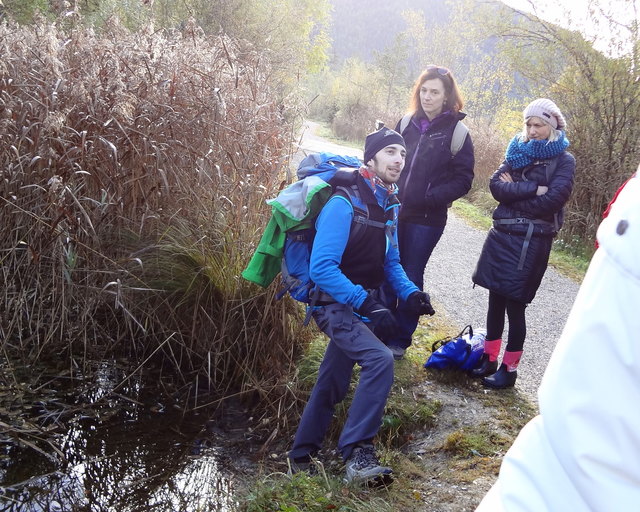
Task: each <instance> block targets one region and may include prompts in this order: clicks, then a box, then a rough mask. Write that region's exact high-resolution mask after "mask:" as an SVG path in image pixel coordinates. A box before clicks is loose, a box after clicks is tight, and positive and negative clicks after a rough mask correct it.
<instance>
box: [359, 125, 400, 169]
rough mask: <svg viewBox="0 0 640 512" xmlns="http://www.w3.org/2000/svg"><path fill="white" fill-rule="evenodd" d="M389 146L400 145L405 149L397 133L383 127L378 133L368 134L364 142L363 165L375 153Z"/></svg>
mask: <svg viewBox="0 0 640 512" xmlns="http://www.w3.org/2000/svg"><path fill="white" fill-rule="evenodd" d="M391 144H400V145H401V146H402V147H403V148H405V149H406V147H407V146H406V145H405V143H404V139H403V138H402V135H400V134H399V133H398V132H396V131H394V130H392V129H391V128H385V127H384V126H383V127H382V128H380V129H379V130H378V131H376V132H373V133H370V134H369V135H367V138H366V139H365V141H364V163H365V164H366V163H367V162H368V161H369V160H371V159H372V158H373V157H374V156H376V153H377V152H378V151H380V150H381V149H383V148H386V147H387V146H391Z"/></svg>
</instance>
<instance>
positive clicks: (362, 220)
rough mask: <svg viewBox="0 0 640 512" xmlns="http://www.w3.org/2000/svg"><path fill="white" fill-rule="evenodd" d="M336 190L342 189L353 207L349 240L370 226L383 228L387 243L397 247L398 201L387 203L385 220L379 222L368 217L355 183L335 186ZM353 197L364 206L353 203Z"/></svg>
mask: <svg viewBox="0 0 640 512" xmlns="http://www.w3.org/2000/svg"><path fill="white" fill-rule="evenodd" d="M336 191H342V192H343V193H344V194H345V195H346V197H347V198H348V199H349V202H350V203H351V206H352V207H353V220H352V229H351V232H350V233H349V242H351V241H353V240H356V239H357V238H358V237H360V236H362V234H363V233H364V228H365V227H366V226H371V227H374V228H378V229H384V231H385V235H386V237H387V240H388V241H389V243H390V244H391V245H392V246H393V247H396V248H397V247H398V244H397V242H396V237H395V231H396V226H397V215H398V208H397V206H399V203H396V204H392V205H389V206H388V207H387V208H386V210H385V217H386V220H385V222H380V221H377V220H372V219H370V218H369V208H368V207H367V205H366V203H364V202H363V201H362V197H361V195H360V190H359V189H358V185H357V183H353V184H351V185H349V186H338V187H336ZM354 197H355V198H357V199H358V201H357V203H361V204H364V208H361V207H360V206H358V204H357V203H354V201H353V198H354Z"/></svg>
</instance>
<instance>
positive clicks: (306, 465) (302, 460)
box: [287, 455, 318, 476]
mask: <svg viewBox="0 0 640 512" xmlns="http://www.w3.org/2000/svg"><path fill="white" fill-rule="evenodd" d="M287 463H288V464H289V470H288V471H287V474H288V475H289V476H293V475H295V474H296V473H306V474H307V475H309V476H316V475H317V474H318V468H317V466H316V463H315V462H314V461H313V460H311V457H310V456H308V455H307V456H306V457H298V458H296V459H290V458H287Z"/></svg>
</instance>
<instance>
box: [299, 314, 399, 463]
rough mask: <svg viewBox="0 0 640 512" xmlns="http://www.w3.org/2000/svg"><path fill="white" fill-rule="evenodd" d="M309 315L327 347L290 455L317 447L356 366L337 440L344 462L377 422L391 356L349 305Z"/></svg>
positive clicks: (369, 436)
mask: <svg viewBox="0 0 640 512" xmlns="http://www.w3.org/2000/svg"><path fill="white" fill-rule="evenodd" d="M313 317H314V319H315V321H316V323H317V324H318V327H320V329H321V330H322V331H323V332H324V333H325V334H326V335H327V336H328V337H329V344H328V346H327V350H326V352H325V355H324V359H323V360H322V363H321V364H320V370H319V372H318V380H317V381H316V384H315V386H314V387H313V391H312V392H311V397H310V398H309V401H308V402H307V405H306V407H305V409H304V412H303V414H302V418H301V420H300V425H299V426H298V430H297V432H296V436H295V439H294V442H293V448H292V449H291V451H290V452H289V457H290V458H292V459H297V458H300V457H304V456H307V455H313V454H315V453H316V452H317V451H318V450H319V449H320V448H321V446H322V441H323V439H324V436H325V434H326V432H327V429H328V427H329V424H330V423H331V420H332V418H333V413H334V410H335V406H336V404H338V403H339V402H341V401H342V400H343V399H344V397H345V396H346V394H347V392H348V391H349V384H350V382H351V374H352V372H353V367H354V365H355V364H356V363H357V364H358V365H359V366H360V368H361V370H360V379H359V382H358V385H357V387H356V390H355V394H354V396H353V401H352V403H351V406H350V407H349V412H348V416H347V420H346V422H345V424H344V426H343V428H342V432H341V434H340V439H339V440H338V449H339V450H340V453H341V454H342V457H343V458H344V460H346V459H348V458H349V456H350V455H351V451H352V450H353V447H354V446H355V445H356V444H358V443H360V442H371V441H372V440H373V438H374V437H375V435H376V434H377V433H378V429H379V428H380V425H381V424H382V415H383V412H384V408H385V405H386V403H387V397H388V395H389V391H390V390H391V385H392V384H393V354H392V353H391V351H390V350H389V348H388V347H387V346H386V345H385V344H384V343H382V342H381V341H380V340H379V339H378V338H376V336H374V334H373V333H372V332H371V331H370V330H369V328H368V327H367V326H366V325H365V324H364V323H363V322H362V321H361V320H360V319H359V318H358V317H356V316H354V314H353V309H352V308H351V306H346V305H344V304H338V303H336V304H330V305H328V306H323V307H319V308H317V309H316V310H315V311H314V312H313Z"/></svg>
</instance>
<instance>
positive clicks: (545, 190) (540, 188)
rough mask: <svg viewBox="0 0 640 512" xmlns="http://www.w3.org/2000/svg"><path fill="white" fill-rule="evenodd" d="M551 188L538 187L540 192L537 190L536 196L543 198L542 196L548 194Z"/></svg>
mask: <svg viewBox="0 0 640 512" xmlns="http://www.w3.org/2000/svg"><path fill="white" fill-rule="evenodd" d="M547 190H549V187H545V186H544V185H538V190H536V195H537V196H541V195H542V194H546V193H547Z"/></svg>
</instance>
